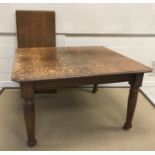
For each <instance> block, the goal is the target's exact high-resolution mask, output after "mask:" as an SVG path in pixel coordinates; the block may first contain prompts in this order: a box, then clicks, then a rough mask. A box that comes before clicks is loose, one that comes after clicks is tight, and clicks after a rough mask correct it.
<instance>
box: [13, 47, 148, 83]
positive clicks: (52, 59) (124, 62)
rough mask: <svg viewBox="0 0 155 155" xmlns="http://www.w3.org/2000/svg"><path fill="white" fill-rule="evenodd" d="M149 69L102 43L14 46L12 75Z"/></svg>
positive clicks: (55, 75)
mask: <svg viewBox="0 0 155 155" xmlns="http://www.w3.org/2000/svg"><path fill="white" fill-rule="evenodd" d="M150 71H151V69H150V68H149V67H147V66H145V65H142V64H140V63H138V62H136V61H134V60H131V59H129V58H127V57H125V56H123V55H120V54H118V53H116V52H114V51H112V50H110V49H107V48H105V47H102V46H92V47H62V48H18V49H17V51H16V56H15V61H14V68H13V76H12V79H13V80H14V81H17V82H21V81H42V80H51V79H64V78H75V77H90V76H101V75H103V76H105V75H114V74H127V73H145V72H150Z"/></svg>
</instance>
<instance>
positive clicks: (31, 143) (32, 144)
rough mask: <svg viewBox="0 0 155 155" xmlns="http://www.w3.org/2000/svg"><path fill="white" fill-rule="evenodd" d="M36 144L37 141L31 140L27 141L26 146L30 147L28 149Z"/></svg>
mask: <svg viewBox="0 0 155 155" xmlns="http://www.w3.org/2000/svg"><path fill="white" fill-rule="evenodd" d="M36 144H37V140H36V139H33V140H32V139H31V140H28V141H27V145H28V146H30V147H33V146H35V145H36Z"/></svg>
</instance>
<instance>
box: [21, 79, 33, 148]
mask: <svg viewBox="0 0 155 155" xmlns="http://www.w3.org/2000/svg"><path fill="white" fill-rule="evenodd" d="M21 94H22V98H23V99H24V101H25V103H24V106H23V108H24V118H25V125H26V131H27V136H28V141H27V144H28V146H34V145H36V138H35V108H34V103H33V84H32V83H26V82H25V83H22V84H21Z"/></svg>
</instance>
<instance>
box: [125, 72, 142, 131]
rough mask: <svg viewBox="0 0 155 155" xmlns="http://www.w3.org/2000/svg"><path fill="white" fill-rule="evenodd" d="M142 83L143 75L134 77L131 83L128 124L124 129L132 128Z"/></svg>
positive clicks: (126, 123)
mask: <svg viewBox="0 0 155 155" xmlns="http://www.w3.org/2000/svg"><path fill="white" fill-rule="evenodd" d="M142 81H143V74H142V73H139V74H135V75H133V79H132V80H131V81H129V84H130V92H129V97H128V107H127V116H126V122H125V124H124V127H123V128H124V129H129V128H131V127H132V119H133V115H134V112H135V108H136V103H137V98H138V92H139V87H140V86H141V84H142Z"/></svg>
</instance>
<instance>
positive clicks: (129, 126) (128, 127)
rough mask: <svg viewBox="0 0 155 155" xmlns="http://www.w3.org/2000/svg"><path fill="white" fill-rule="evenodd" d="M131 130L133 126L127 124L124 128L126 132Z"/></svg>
mask: <svg viewBox="0 0 155 155" xmlns="http://www.w3.org/2000/svg"><path fill="white" fill-rule="evenodd" d="M130 128H132V124H127V123H125V124H124V126H123V129H125V130H127V129H130Z"/></svg>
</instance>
